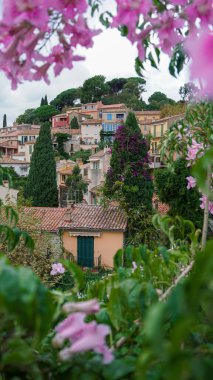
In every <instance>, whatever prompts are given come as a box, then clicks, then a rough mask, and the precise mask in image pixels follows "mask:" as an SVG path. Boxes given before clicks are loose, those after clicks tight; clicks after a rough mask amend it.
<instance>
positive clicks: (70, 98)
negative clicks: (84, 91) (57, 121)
mask: <svg viewBox="0 0 213 380" xmlns="http://www.w3.org/2000/svg"><path fill="white" fill-rule="evenodd" d="M78 99H80V88H70V89H68V90H65V91H62V92H61V93H60V94H58V95H57V96H56V97H55V98H54V99H53V100H51V102H50V104H51V105H52V106H53V107H54V108H56V109H57V110H58V111H62V109H63V108H64V107H65V106H67V107H69V106H70V107H72V106H74V102H75V101H76V100H78Z"/></svg>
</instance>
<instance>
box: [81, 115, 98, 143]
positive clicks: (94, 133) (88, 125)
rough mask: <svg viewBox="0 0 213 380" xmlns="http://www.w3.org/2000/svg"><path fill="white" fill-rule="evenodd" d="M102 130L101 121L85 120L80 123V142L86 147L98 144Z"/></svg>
mask: <svg viewBox="0 0 213 380" xmlns="http://www.w3.org/2000/svg"><path fill="white" fill-rule="evenodd" d="M101 130H102V120H101V119H87V120H84V121H82V122H81V141H82V143H85V144H87V145H92V144H98V143H99V142H100V132H101Z"/></svg>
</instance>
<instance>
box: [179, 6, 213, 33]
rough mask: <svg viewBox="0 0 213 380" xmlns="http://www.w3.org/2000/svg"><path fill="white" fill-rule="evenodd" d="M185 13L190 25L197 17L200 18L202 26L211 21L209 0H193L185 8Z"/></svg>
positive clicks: (211, 12) (212, 14) (211, 13)
mask: <svg viewBox="0 0 213 380" xmlns="http://www.w3.org/2000/svg"><path fill="white" fill-rule="evenodd" d="M185 13H186V15H187V17H188V20H189V22H190V24H191V25H193V24H194V23H195V21H196V20H197V19H200V20H201V24H202V26H204V27H205V26H206V25H207V24H209V25H212V23H213V8H212V1H211V0H194V1H193V2H192V3H191V4H189V5H188V6H187V7H186V8H185Z"/></svg>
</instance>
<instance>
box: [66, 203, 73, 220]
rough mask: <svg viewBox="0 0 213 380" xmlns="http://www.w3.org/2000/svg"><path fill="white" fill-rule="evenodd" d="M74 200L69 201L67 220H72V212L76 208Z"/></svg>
mask: <svg viewBox="0 0 213 380" xmlns="http://www.w3.org/2000/svg"><path fill="white" fill-rule="evenodd" d="M74 207H75V205H74V202H73V201H67V212H66V222H71V220H72V219H71V214H72V211H73V210H74Z"/></svg>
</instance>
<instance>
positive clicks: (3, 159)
mask: <svg viewBox="0 0 213 380" xmlns="http://www.w3.org/2000/svg"><path fill="white" fill-rule="evenodd" d="M1 164H24V165H26V164H28V162H26V161H21V160H17V159H14V158H12V157H10V156H2V157H0V165H1Z"/></svg>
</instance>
